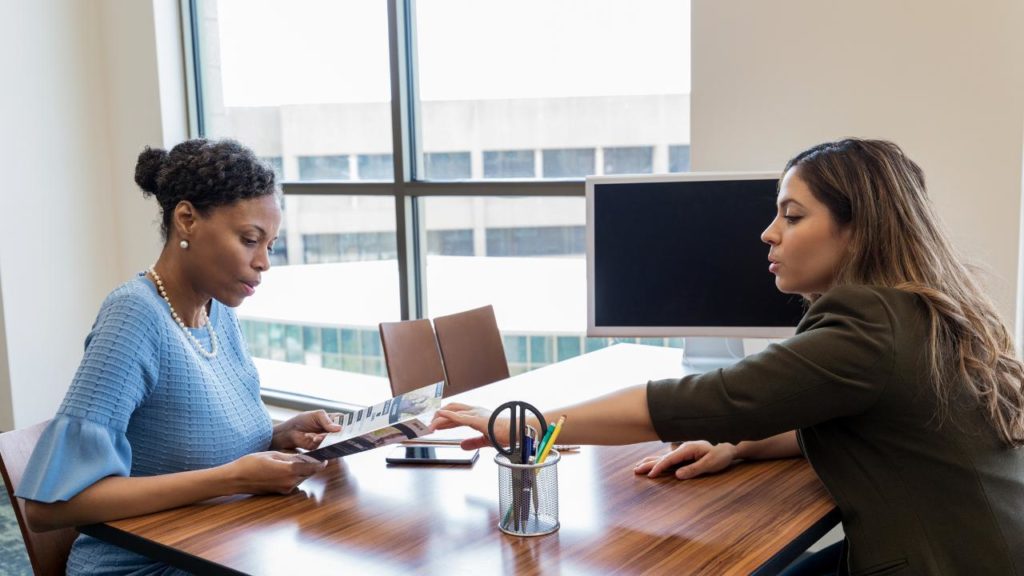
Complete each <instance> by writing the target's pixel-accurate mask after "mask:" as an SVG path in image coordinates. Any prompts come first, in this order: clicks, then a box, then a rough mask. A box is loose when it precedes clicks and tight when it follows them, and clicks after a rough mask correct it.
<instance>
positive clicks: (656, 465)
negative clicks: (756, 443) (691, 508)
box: [633, 440, 736, 480]
mask: <svg viewBox="0 0 1024 576" xmlns="http://www.w3.org/2000/svg"><path fill="white" fill-rule="evenodd" d="M735 459H736V447H735V446H733V445H732V444H729V443H727V442H723V443H721V444H711V443H710V442H706V441H704V440H698V441H695V442H684V443H683V444H681V445H680V446H679V447H678V448H676V449H675V450H672V451H671V452H669V453H668V454H664V455H662V456H648V457H647V458H644V459H643V460H641V461H640V462H639V463H637V465H636V467H635V468H633V472H635V473H636V474H646V475H647V476H649V477H651V478H654V477H656V476H660V475H662V474H664V473H666V472H668V471H671V470H672V469H673V468H675V473H674V475H675V477H676V478H678V479H680V480H686V479H688V478H696V477H697V476H702V475H705V474H714V473H715V472H720V471H722V470H724V469H726V468H728V467H729V466H730V465H731V464H732V463H733V461H734V460H735ZM676 467H678V468H676Z"/></svg>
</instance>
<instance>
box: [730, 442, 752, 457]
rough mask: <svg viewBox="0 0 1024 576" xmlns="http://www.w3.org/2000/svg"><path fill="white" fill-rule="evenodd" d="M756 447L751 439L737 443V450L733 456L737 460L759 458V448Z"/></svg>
mask: <svg viewBox="0 0 1024 576" xmlns="http://www.w3.org/2000/svg"><path fill="white" fill-rule="evenodd" d="M755 448H756V447H755V446H753V443H752V442H750V441H746V440H744V441H743V442H740V443H737V444H736V446H735V452H734V453H733V458H734V459H736V460H754V459H756V458H757V455H756V452H757V450H756V449H755Z"/></svg>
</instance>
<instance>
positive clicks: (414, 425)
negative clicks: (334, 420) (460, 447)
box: [305, 382, 444, 460]
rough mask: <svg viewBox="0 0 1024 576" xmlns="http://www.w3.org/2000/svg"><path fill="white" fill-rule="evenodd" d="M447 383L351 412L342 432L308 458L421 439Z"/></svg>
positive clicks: (337, 456) (330, 437)
mask: <svg viewBox="0 0 1024 576" xmlns="http://www.w3.org/2000/svg"><path fill="white" fill-rule="evenodd" d="M443 392H444V382H437V383H435V384H430V385H429V386H424V387H423V388H419V389H417V390H412V391H409V392H406V393H405V394H401V395H399V396H395V397H394V398H391V399H389V400H385V401H384V402H381V403H380V404H374V405H373V406H370V407H367V408H363V409H362V410H358V411H356V412H349V413H348V414H345V415H343V416H342V417H341V421H340V422H338V423H339V424H341V431H340V432H335V433H333V434H328V435H327V436H326V437H325V438H324V439H323V442H321V443H320V446H318V447H317V448H316V449H315V450H310V451H309V452H306V453H305V456H307V457H310V458H314V459H316V460H330V459H331V458H340V457H342V456H348V455H349V454H355V453H357V452H363V451H364V450H372V449H373V448H380V447H381V446H387V445H388V444H394V443H396V442H401V441H402V440H410V439H412V438H418V437H420V436H423V435H424V434H427V433H428V432H430V421H431V420H432V419H433V418H434V412H436V411H437V409H438V408H440V407H441V394H442V393H443Z"/></svg>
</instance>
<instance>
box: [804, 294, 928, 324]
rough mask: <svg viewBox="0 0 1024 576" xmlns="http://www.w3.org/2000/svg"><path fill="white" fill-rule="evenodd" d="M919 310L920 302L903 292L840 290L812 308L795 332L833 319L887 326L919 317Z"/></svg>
mask: <svg viewBox="0 0 1024 576" xmlns="http://www.w3.org/2000/svg"><path fill="white" fill-rule="evenodd" d="M921 309H922V303H921V301H920V298H919V297H918V296H917V295H916V294H913V293H910V292H906V291H903V290H897V289H895V288H885V287H881V286H866V285H851V286H839V287H837V288H833V289H832V290H829V291H828V292H826V293H825V294H823V295H822V296H821V297H820V298H818V299H817V300H816V301H815V302H814V303H813V304H811V306H810V307H809V308H808V309H807V313H806V314H805V315H804V318H803V320H802V321H801V322H800V327H799V328H798V331H803V330H806V329H810V328H812V327H813V325H814V324H815V323H817V322H821V321H824V320H827V319H828V318H835V317H848V318H854V319H858V320H860V321H862V322H868V323H871V324H878V325H886V326H890V325H892V324H894V323H896V322H897V320H898V319H902V318H904V317H906V316H908V315H915V314H918V313H919V312H920V311H921Z"/></svg>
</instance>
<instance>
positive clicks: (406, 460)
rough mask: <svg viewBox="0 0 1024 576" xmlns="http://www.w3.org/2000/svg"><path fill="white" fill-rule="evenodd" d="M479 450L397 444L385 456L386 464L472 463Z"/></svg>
mask: <svg viewBox="0 0 1024 576" xmlns="http://www.w3.org/2000/svg"><path fill="white" fill-rule="evenodd" d="M479 455H480V451H479V450H472V451H470V450H463V449H462V448H459V447H458V446H399V447H397V448H395V449H393V450H392V451H391V452H390V453H389V454H388V457H387V460H386V461H387V463H388V464H472V463H473V462H476V459H477V457H478V456H479Z"/></svg>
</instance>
